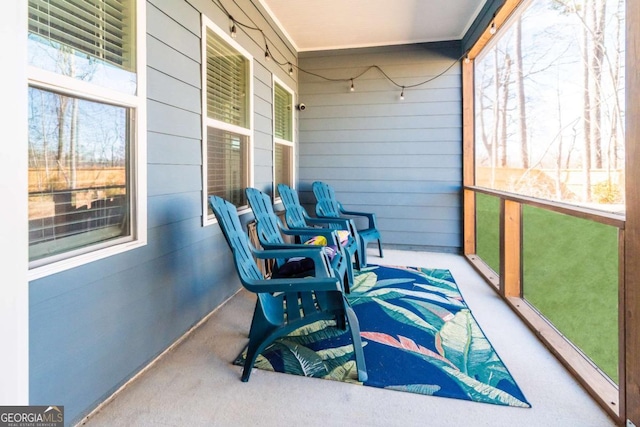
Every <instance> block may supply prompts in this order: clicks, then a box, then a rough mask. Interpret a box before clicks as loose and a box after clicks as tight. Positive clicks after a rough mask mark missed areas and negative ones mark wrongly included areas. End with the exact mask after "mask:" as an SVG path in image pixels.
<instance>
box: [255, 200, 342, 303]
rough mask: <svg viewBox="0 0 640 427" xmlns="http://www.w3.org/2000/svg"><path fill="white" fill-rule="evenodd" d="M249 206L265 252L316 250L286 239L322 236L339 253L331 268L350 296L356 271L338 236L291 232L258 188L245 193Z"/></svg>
mask: <svg viewBox="0 0 640 427" xmlns="http://www.w3.org/2000/svg"><path fill="white" fill-rule="evenodd" d="M245 193H246V195H247V200H249V205H250V206H251V209H252V210H253V215H254V216H255V219H256V230H257V233H258V239H259V240H260V245H262V247H263V248H265V249H299V250H301V251H304V250H306V249H309V248H310V247H312V246H311V245H305V244H295V243H286V242H285V241H284V239H283V235H285V236H296V237H299V238H300V239H299V240H301V241H306V240H308V239H311V238H313V237H315V236H320V235H322V236H323V237H325V239H326V240H327V244H329V245H333V246H332V247H333V248H335V249H336V251H337V253H336V254H335V255H334V256H333V258H331V261H330V263H331V267H332V268H333V270H334V271H335V273H336V276H337V277H339V278H340V279H341V282H342V285H343V288H344V290H345V292H349V288H350V286H351V285H352V284H353V280H354V276H353V267H352V265H351V262H350V260H349V258H348V257H347V256H346V254H345V252H344V249H343V248H342V247H340V242H339V241H338V237H337V235H336V234H335V233H334V232H333V231H331V230H325V231H324V232H323V231H322V230H288V229H287V228H285V227H284V225H283V224H282V221H280V218H278V216H277V215H276V214H275V212H274V211H273V206H272V204H271V198H270V197H269V196H268V195H267V194H265V193H263V192H262V191H260V190H258V189H257V188H247V189H246V190H245ZM283 261H284V262H286V260H278V262H277V267H278V269H280V268H282V267H283V266H284V262H283Z"/></svg>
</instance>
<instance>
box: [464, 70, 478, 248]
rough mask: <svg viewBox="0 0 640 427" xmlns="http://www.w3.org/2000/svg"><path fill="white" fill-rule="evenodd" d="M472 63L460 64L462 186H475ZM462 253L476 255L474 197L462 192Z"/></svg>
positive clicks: (472, 193)
mask: <svg viewBox="0 0 640 427" xmlns="http://www.w3.org/2000/svg"><path fill="white" fill-rule="evenodd" d="M473 99H474V94H473V61H471V60H468V61H467V60H464V61H463V62H462V145H463V150H462V153H463V160H462V184H463V185H475V172H474V171H475V145H474V144H475V142H474V132H475V129H474V127H475V124H474V120H475V117H474V111H473V108H474V107H473ZM463 209H464V211H463V212H464V213H463V215H464V219H463V221H464V222H463V227H464V228H463V236H464V238H463V239H464V242H463V253H464V254H465V255H472V254H475V253H476V195H475V192H473V191H469V190H464V196H463Z"/></svg>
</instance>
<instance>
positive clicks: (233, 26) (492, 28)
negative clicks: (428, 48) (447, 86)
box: [213, 0, 497, 100]
mask: <svg viewBox="0 0 640 427" xmlns="http://www.w3.org/2000/svg"><path fill="white" fill-rule="evenodd" d="M213 1H214V3H217V4H218V6H220V8H221V9H222V10H223V11H224V13H225V14H227V16H228V17H229V20H230V21H231V28H230V33H231V37H233V38H236V37H237V26H240V27H242V28H244V29H247V30H254V31H258V32H260V34H262V38H263V41H264V46H265V50H264V59H265V61H270V60H272V59H273V61H274V62H275V63H276V64H278V65H279V66H281V67H283V68H284V67H287V66H288V72H289V75H290V76H293V68H294V67H295V68H297V69H298V71H299V72H302V73H305V74H309V75H311V76H315V77H318V78H320V79H323V80H326V81H331V82H344V81H347V82H351V86H350V87H349V91H351V92H355V90H356V89H355V83H354V81H355V80H356V79H358V78H360V77H362V76H363V75H364V74H365V73H367V72H368V71H369V70H371V69H376V70H378V71H379V72H380V73H381V74H382V75H383V76H384V77H385V78H386V79H387V80H388V81H389V82H391V83H392V84H393V85H394V86H396V87H398V88H400V89H401V92H400V100H404V90H405V89H409V88H414V87H419V86H422V85H425V84H427V83H429V82H431V81H433V80H435V79H437V78H439V77H441V76H443V75H444V74H445V73H446V72H448V71H449V70H450V69H451V68H452V67H453V66H454V65H456V64H458V63H459V61H460V60H462V59H464V61H465V62H466V63H468V62H469V61H470V58H469V53H468V52H467V53H466V54H465V55H462V56H460V57H459V58H457V59H456V60H454V61H453V62H452V63H451V65H449V66H448V67H447V68H446V69H445V70H443V71H442V72H440V73H439V74H438V75H436V76H433V77H431V78H429V79H427V80H425V81H422V82H418V83H415V84H411V85H401V84H399V83H397V82H396V81H395V80H393V79H392V78H391V77H390V76H389V75H388V74H386V73H385V72H384V70H383V69H382V68H380V67H379V66H377V65H370V66H368V67H367V68H366V69H365V70H364V71H362V72H361V73H360V74H358V75H357V76H354V77H349V78H330V77H326V76H323V75H320V74H317V73H314V72H311V71H307V70H304V69H302V68H300V67H298V66H297V65H294V64H292V63H291V62H290V61H284V62H279V61H278V60H277V59H276V58H274V57H273V55H272V54H271V52H270V51H269V40H268V39H267V35H266V34H265V32H264V31H263V30H262V29H260V28H258V27H254V26H251V25H247V24H245V23H243V22H240V21H236V20H235V19H234V18H233V16H231V14H229V13H228V11H227V9H226V8H225V7H224V4H223V3H222V0H213ZM495 17H496V15H495V13H494V14H493V19H492V21H491V26H490V27H489V32H490V33H491V34H495V32H496V29H497V28H496V23H495Z"/></svg>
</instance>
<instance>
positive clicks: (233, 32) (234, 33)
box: [229, 15, 238, 39]
mask: <svg viewBox="0 0 640 427" xmlns="http://www.w3.org/2000/svg"><path fill="white" fill-rule="evenodd" d="M229 20H230V21H231V37H232V38H234V39H235V38H236V37H237V36H238V29H237V28H236V20H235V19H233V16H231V15H229Z"/></svg>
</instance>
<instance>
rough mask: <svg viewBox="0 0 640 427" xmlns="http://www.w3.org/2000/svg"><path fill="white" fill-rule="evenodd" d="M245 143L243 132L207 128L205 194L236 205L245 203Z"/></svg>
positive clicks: (247, 153)
mask: <svg viewBox="0 0 640 427" xmlns="http://www.w3.org/2000/svg"><path fill="white" fill-rule="evenodd" d="M248 145H249V144H248V138H247V137H246V136H244V135H238V134H236V133H233V132H227V131H224V130H220V129H215V128H208V130H207V195H208V196H211V195H216V196H220V197H222V198H224V199H226V200H228V201H230V202H231V203H233V204H234V205H236V206H238V207H241V206H246V205H247V199H246V196H245V193H244V189H245V188H247V187H248V186H249V172H248V167H247V165H248V164H249V152H248ZM211 213H213V212H211Z"/></svg>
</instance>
